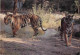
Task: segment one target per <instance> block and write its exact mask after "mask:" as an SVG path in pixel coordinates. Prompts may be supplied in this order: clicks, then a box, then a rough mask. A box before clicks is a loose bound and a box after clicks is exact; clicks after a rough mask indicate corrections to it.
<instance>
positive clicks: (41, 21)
mask: <svg viewBox="0 0 80 55" xmlns="http://www.w3.org/2000/svg"><path fill="white" fill-rule="evenodd" d="M39 21H40V27H41V29H42V30H43V31H46V30H47V29H44V28H43V26H42V20H41V18H40V17H39Z"/></svg>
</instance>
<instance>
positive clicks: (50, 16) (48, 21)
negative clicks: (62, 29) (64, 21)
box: [30, 5, 64, 28]
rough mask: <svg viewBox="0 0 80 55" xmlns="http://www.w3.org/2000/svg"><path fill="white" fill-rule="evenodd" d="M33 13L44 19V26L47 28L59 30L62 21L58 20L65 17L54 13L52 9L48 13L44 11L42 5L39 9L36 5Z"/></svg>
mask: <svg viewBox="0 0 80 55" xmlns="http://www.w3.org/2000/svg"><path fill="white" fill-rule="evenodd" d="M32 11H33V12H32ZM32 11H31V12H30V13H32V14H36V15H38V16H40V17H41V18H42V21H43V26H44V27H45V28H57V27H58V26H60V20H59V21H56V20H57V19H59V18H62V17H63V16H64V15H62V14H54V13H52V10H51V8H49V9H48V10H47V11H46V10H44V8H41V6H40V5H39V6H38V8H36V6H35V5H34V6H33V9H32ZM55 21H56V22H55Z"/></svg>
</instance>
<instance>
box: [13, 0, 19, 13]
mask: <svg viewBox="0 0 80 55" xmlns="http://www.w3.org/2000/svg"><path fill="white" fill-rule="evenodd" d="M17 1H18V0H14V7H13V13H14V14H16V13H17Z"/></svg>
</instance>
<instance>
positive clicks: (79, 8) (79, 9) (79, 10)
mask: <svg viewBox="0 0 80 55" xmlns="http://www.w3.org/2000/svg"><path fill="white" fill-rule="evenodd" d="M79 13H80V6H78V14H79Z"/></svg>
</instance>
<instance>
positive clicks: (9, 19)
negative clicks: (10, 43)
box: [4, 14, 12, 25]
mask: <svg viewBox="0 0 80 55" xmlns="http://www.w3.org/2000/svg"><path fill="white" fill-rule="evenodd" d="M11 17H12V14H9V15H6V16H5V17H4V23H5V24H6V25H7V24H9V23H10V22H11Z"/></svg>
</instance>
